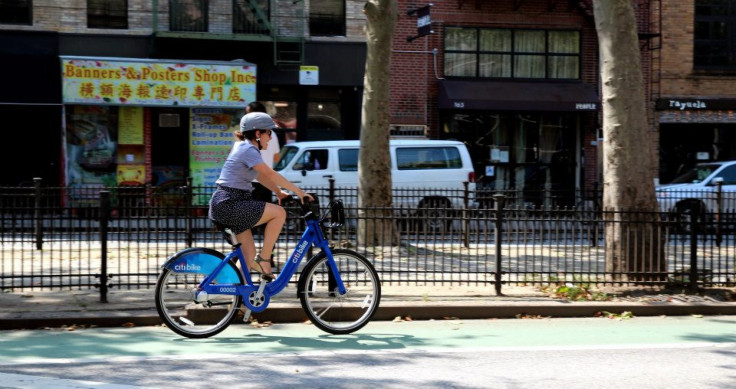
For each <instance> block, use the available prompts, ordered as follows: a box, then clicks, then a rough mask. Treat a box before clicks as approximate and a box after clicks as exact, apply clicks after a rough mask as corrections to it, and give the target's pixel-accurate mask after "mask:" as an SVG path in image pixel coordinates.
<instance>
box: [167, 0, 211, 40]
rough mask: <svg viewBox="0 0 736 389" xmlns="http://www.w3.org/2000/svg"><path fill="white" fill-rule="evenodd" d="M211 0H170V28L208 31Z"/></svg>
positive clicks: (172, 29) (174, 29) (173, 29)
mask: <svg viewBox="0 0 736 389" xmlns="http://www.w3.org/2000/svg"><path fill="white" fill-rule="evenodd" d="M208 8H209V0H169V20H170V21H169V30H171V31H190V32H207V29H208V24H209V22H208Z"/></svg>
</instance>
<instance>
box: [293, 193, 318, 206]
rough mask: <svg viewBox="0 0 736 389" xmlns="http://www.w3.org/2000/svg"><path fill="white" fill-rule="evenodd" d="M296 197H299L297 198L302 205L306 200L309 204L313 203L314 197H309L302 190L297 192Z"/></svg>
mask: <svg viewBox="0 0 736 389" xmlns="http://www.w3.org/2000/svg"><path fill="white" fill-rule="evenodd" d="M296 195H297V196H299V198H300V199H301V203H302V204H304V200H307V201H309V202H310V203H311V202H312V201H314V197H312V195H310V194H309V193H307V192H305V191H303V190H299V192H297V193H296Z"/></svg>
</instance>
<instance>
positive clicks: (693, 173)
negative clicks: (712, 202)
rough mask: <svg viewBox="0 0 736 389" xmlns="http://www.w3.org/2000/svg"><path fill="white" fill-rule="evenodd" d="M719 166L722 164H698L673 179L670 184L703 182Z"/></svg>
mask: <svg viewBox="0 0 736 389" xmlns="http://www.w3.org/2000/svg"><path fill="white" fill-rule="evenodd" d="M719 166H720V165H698V166H696V167H694V168H692V169H690V170H689V171H688V172H686V173H685V174H683V175H681V176H679V177H677V178H675V179H674V180H672V182H670V184H697V183H698V182H702V181H703V180H705V179H706V178H708V176H710V175H711V174H712V173H713V171H715V170H716V169H718V167H719Z"/></svg>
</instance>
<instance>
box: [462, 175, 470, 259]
mask: <svg viewBox="0 0 736 389" xmlns="http://www.w3.org/2000/svg"><path fill="white" fill-rule="evenodd" d="M468 186H469V183H468V181H463V218H462V232H463V246H464V247H465V248H469V247H470V228H468V223H469V222H468V205H469V204H468V203H470V191H469V190H468Z"/></svg>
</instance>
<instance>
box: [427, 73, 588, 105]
mask: <svg viewBox="0 0 736 389" xmlns="http://www.w3.org/2000/svg"><path fill="white" fill-rule="evenodd" d="M599 107H600V98H599V97H598V92H597V90H596V88H595V86H593V85H590V84H584V83H548V82H547V83H536V82H509V81H465V80H463V81H457V80H440V81H439V108H440V109H464V110H471V109H472V110H502V111H508V110H514V111H597V110H598V109H599Z"/></svg>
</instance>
